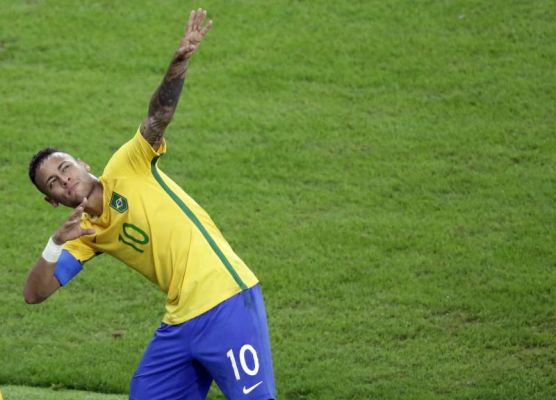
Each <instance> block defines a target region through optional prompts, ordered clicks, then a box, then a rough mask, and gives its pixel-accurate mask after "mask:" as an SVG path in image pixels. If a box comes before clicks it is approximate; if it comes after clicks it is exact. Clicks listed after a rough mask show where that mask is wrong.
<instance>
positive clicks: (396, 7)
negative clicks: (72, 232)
mask: <svg viewBox="0 0 556 400" xmlns="http://www.w3.org/2000/svg"><path fill="white" fill-rule="evenodd" d="M0 4H1V6H0V120H1V122H2V130H1V135H2V139H1V140H2V142H1V143H2V148H3V152H2V153H3V155H2V162H1V164H0V168H1V176H2V179H1V181H0V204H1V207H2V209H1V211H2V215H3V221H2V224H1V226H0V237H1V239H2V251H1V253H0V264H1V266H0V293H1V295H2V301H1V302H0V314H1V316H2V323H1V325H0V326H1V329H0V390H2V393H3V395H4V398H5V400H14V399H15V400H23V399H26V400H27V399H47V400H48V399H51V398H52V399H54V398H55V399H66V398H67V399H95V400H96V399H99V400H103V399H106V400H109V399H123V398H126V396H125V393H127V389H128V384H129V379H130V377H131V375H132V373H133V370H134V368H135V366H136V364H137V362H138V360H139V358H140V357H141V354H142V351H143V349H144V348H145V346H146V344H147V342H148V341H149V339H150V337H151V335H152V333H153V331H154V329H156V327H157V326H158V324H159V322H160V319H161V317H162V313H163V304H164V297H163V295H162V293H159V292H158V290H157V289H156V288H155V287H153V286H152V285H150V284H149V283H147V282H146V281H144V280H143V279H142V278H141V277H140V276H139V275H137V274H135V273H134V272H132V271H131V269H128V268H126V267H125V266H123V265H120V264H119V263H118V262H117V261H115V260H113V259H110V258H109V257H106V256H104V257H99V258H98V259H95V260H94V261H92V262H91V263H90V264H89V265H88V266H87V267H86V270H85V272H83V273H81V274H80V276H79V277H78V278H76V279H75V280H74V281H73V282H72V283H71V284H69V285H68V286H67V287H65V288H64V289H63V290H61V291H60V292H59V293H57V294H56V295H55V296H53V297H52V298H51V299H49V300H48V301H47V302H45V303H44V304H41V305H39V306H28V305H25V304H24V302H23V298H22V295H21V289H22V286H23V282H24V281H25V278H26V274H27V271H28V269H29V267H30V266H31V265H32V264H33V263H34V261H35V259H36V257H37V256H38V255H39V254H40V251H41V250H42V248H43V246H44V244H45V243H46V241H47V239H48V237H49V235H50V234H51V233H52V232H53V231H54V230H55V229H56V228H57V226H58V224H59V223H60V222H61V221H62V220H63V219H64V218H65V216H66V215H67V213H68V211H67V210H63V209H56V210H54V209H50V208H49V206H48V205H47V204H46V203H45V202H44V201H43V200H42V199H41V196H40V195H39V194H38V192H36V191H35V189H34V188H33V187H32V186H31V184H30V183H29V182H28V178H27V176H26V175H27V163H28V161H29V159H30V157H31V155H32V154H33V153H34V152H35V151H36V150H37V149H39V148H41V147H44V146H47V145H53V146H58V147H60V148H63V149H67V150H68V151H70V152H72V153H75V154H76V155H77V156H80V157H81V158H83V159H85V160H86V161H87V162H88V163H89V164H90V165H91V166H92V168H93V171H95V172H96V173H97V174H100V173H101V171H102V168H103V166H104V164H105V163H106V161H107V160H108V158H109V157H110V155H111V154H112V152H113V151H114V150H115V149H117V148H118V147H119V145H120V144H122V143H123V142H124V141H125V140H127V138H129V137H130V135H132V134H133V133H134V132H135V129H136V128H137V126H138V125H139V123H140V121H141V120H142V118H143V117H144V115H145V113H146V110H147V104H148V100H149V97H150V95H151V94H152V92H153V90H154V89H155V88H156V86H157V85H158V83H159V81H160V79H161V77H162V75H163V73H164V70H165V68H166V65H167V63H168V61H169V59H170V56H171V54H172V52H173V50H174V48H175V46H176V44H177V42H178V40H179V38H180V35H181V33H182V29H183V23H184V22H185V20H186V18H187V15H188V11H189V10H190V9H191V8H193V7H199V6H203V7H205V8H207V9H208V10H209V16H210V17H211V18H213V19H214V21H215V26H214V29H213V30H212V31H211V32H210V34H209V36H208V37H207V39H206V42H205V43H203V46H202V48H201V51H200V53H199V54H197V55H196V57H195V59H194V61H193V62H192V65H191V67H190V73H189V76H188V81H187V83H186V89H185V91H184V94H183V97H182V101H181V103H180V107H179V109H178V112H177V113H176V116H175V120H174V121H173V123H172V125H171V127H170V128H169V130H168V132H167V139H168V143H169V152H168V155H167V156H166V157H165V159H164V160H163V162H162V163H161V168H162V169H163V170H164V171H165V172H166V173H168V174H169V175H170V176H172V177H173V178H174V180H175V181H177V182H178V183H180V184H181V185H182V186H183V187H184V189H185V190H186V191H187V192H188V193H190V194H191V195H192V196H193V197H194V198H195V199H196V200H197V201H198V202H199V203H200V204H201V205H203V206H204V207H205V208H206V209H207V211H208V212H209V213H210V214H211V216H212V217H213V218H214V219H215V221H216V222H217V224H218V225H219V226H220V227H221V228H222V230H223V232H224V234H225V236H226V237H227V239H228V240H229V241H230V242H231V244H232V246H233V247H234V248H235V250H236V252H237V253H238V254H239V255H240V256H241V257H242V258H243V259H244V260H245V261H246V263H247V264H248V265H249V266H250V267H251V268H252V269H253V270H254V271H255V273H256V274H257V276H258V277H259V279H260V281H261V284H262V287H263V291H264V294H265V300H266V305H267V311H268V314H269V325H270V330H271V340H272V345H273V356H274V364H275V373H276V380H277V388H278V394H279V397H280V398H281V399H307V400H308V399H311V400H317V399H319V400H320V399H374V398H377V399H423V400H425V399H426V400H430V399H500V400H502V399H503V400H507V399H520V400H521V399H554V398H556V367H555V365H556V339H555V332H556V298H555V293H554V287H555V284H556V208H555V207H554V202H555V200H556V174H555V171H556V132H555V126H556V113H555V104H556V70H555V68H554V65H555V63H556V46H555V44H554V38H555V37H556V24H554V21H556V7H554V2H553V1H551V0H539V1H531V2H524V1H513V0H507V1H501V0H493V1H489V2H484V1H474V0H461V1H457V0H454V1H447V0H444V1H441V0H438V1H425V0H423V1H407V0H405V1H404V0H392V1H387V2H384V1H374V0H373V1H371V0H369V1H351V2H331V1H324V0H313V1H293V0H292V1H286V0H269V1H265V2H256V1H234V2H228V1H223V0H219V1H212V0H211V1H209V0H207V1H203V2H201V1H195V2H193V1H181V2H180V1H177V0H167V1H160V2H152V1H144V0H136V1H133V2H114V1H109V0H84V1H79V2H76V1H70V0H50V1H47V0H25V1H23V0H14V1H8V0H0ZM115 332H119V333H123V335H120V334H117V335H114V333H115ZM31 387H42V388H44V389H38V388H31ZM51 387H54V388H56V389H58V390H57V391H53V390H52V389H48V388H51ZM69 389H74V390H80V391H87V392H90V393H87V392H74V391H68V390H69ZM92 392H97V393H110V394H113V395H112V396H106V395H97V394H93V393H92ZM209 397H210V399H220V398H222V396H221V395H220V394H219V392H218V390H216V389H214V390H213V391H211V394H210V396H209Z"/></svg>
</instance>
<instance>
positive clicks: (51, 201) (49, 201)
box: [44, 196, 60, 208]
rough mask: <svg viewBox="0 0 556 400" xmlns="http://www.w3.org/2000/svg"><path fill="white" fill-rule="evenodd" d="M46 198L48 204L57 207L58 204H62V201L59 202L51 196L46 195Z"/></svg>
mask: <svg viewBox="0 0 556 400" xmlns="http://www.w3.org/2000/svg"><path fill="white" fill-rule="evenodd" d="M44 200H45V201H46V202H47V203H48V204H50V205H51V206H52V207H54V208H56V207H58V206H59V205H60V203H58V202H57V201H56V200H54V199H51V198H50V197H48V196H44Z"/></svg>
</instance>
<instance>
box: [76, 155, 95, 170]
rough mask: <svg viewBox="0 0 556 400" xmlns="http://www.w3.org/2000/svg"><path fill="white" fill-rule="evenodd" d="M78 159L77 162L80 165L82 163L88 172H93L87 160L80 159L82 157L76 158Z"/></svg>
mask: <svg viewBox="0 0 556 400" xmlns="http://www.w3.org/2000/svg"><path fill="white" fill-rule="evenodd" d="M76 160H77V163H78V164H79V165H81V166H82V167H83V168H85V170H86V171H87V172H91V167H90V166H89V164H87V163H86V162H85V161H83V160H82V159H80V158H76Z"/></svg>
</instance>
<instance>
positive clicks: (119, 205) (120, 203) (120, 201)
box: [110, 192, 127, 214]
mask: <svg viewBox="0 0 556 400" xmlns="http://www.w3.org/2000/svg"><path fill="white" fill-rule="evenodd" d="M110 207H112V208H113V209H114V210H116V211H117V212H119V213H120V214H123V213H124V212H126V211H127V199H126V198H125V197H124V196H122V195H121V194H118V193H116V192H112V198H111V199H110Z"/></svg>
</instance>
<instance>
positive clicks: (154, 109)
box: [140, 60, 188, 150]
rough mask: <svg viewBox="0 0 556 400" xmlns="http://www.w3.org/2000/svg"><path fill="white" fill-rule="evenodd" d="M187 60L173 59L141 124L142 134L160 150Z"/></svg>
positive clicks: (176, 100)
mask: <svg viewBox="0 0 556 400" xmlns="http://www.w3.org/2000/svg"><path fill="white" fill-rule="evenodd" d="M187 64H188V62H187V60H172V63H171V64H170V66H169V67H168V71H166V75H164V79H163V80H162V83H161V84H160V86H159V87H158V88H157V89H156V91H155V92H154V94H153V96H152V98H151V102H150V104H149V113H148V115H147V118H145V120H144V121H143V123H142V124H141V128H140V130H141V134H142V135H143V137H144V138H145V139H146V140H147V141H148V142H149V143H150V145H151V146H152V147H153V148H154V149H155V150H158V147H159V146H160V144H161V143H162V137H163V136H164V131H165V130H166V127H167V126H168V124H169V123H170V121H171V120H172V117H173V115H174V112H175V111H176V107H177V105H178V101H179V99H180V94H181V91H182V88H183V83H184V81H185V76H186V74H187Z"/></svg>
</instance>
